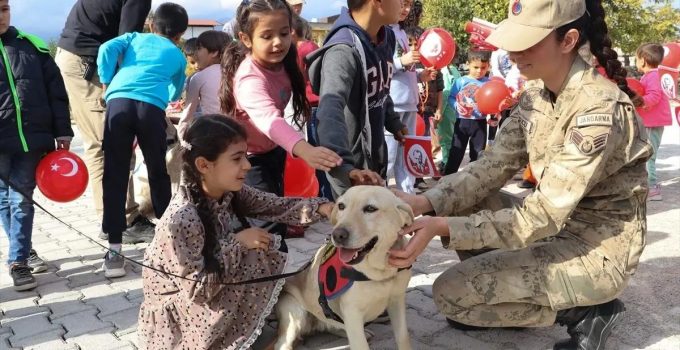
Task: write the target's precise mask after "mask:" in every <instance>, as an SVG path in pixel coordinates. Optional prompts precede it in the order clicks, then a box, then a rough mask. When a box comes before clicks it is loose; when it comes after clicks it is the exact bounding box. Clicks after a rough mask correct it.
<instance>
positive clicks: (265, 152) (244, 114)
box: [220, 0, 342, 251]
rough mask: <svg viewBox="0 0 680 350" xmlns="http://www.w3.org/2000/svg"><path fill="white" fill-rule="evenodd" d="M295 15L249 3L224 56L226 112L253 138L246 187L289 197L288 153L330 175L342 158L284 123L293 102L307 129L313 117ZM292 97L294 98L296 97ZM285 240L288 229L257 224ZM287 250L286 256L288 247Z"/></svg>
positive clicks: (281, 4) (282, 7)
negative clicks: (295, 38) (301, 66)
mask: <svg viewBox="0 0 680 350" xmlns="http://www.w3.org/2000/svg"><path fill="white" fill-rule="evenodd" d="M292 18H293V17H292V11H291V9H290V7H289V6H288V4H286V2H285V1H280V0H251V1H247V2H246V1H244V2H242V3H241V5H239V7H238V9H237V10H236V33H238V34H237V35H238V39H239V41H238V42H232V43H230V44H229V46H228V47H227V48H226V50H225V54H224V55H223V57H222V89H221V93H220V100H221V105H222V111H223V112H225V113H226V114H229V115H233V116H234V118H236V119H237V120H238V121H239V122H240V123H241V125H243V126H244V127H245V129H246V132H247V133H248V160H249V161H250V163H251V164H252V169H251V170H250V171H249V172H248V175H247V177H246V184H248V185H249V186H252V187H254V188H257V189H259V190H262V191H266V192H271V193H275V194H277V195H283V171H284V166H285V160H286V153H290V154H292V155H294V156H297V157H300V158H302V159H303V160H305V162H307V164H309V165H310V166H311V167H313V168H315V169H318V170H323V171H329V170H330V169H331V168H333V167H335V166H338V165H340V163H341V162H342V158H340V156H338V155H337V154H336V153H335V152H333V151H331V150H329V149H327V148H325V147H314V146H312V145H310V144H309V143H307V141H305V140H304V138H303V136H302V134H300V133H299V132H297V131H296V130H295V129H294V128H293V127H292V126H290V125H289V124H288V123H286V121H285V120H284V118H283V116H284V114H283V111H284V109H285V107H286V104H287V103H288V101H289V100H291V98H292V102H293V109H294V111H295V113H294V116H293V120H294V122H295V123H296V124H297V125H298V126H300V127H301V126H302V125H304V124H305V123H306V122H307V120H308V118H309V114H310V108H309V103H308V102H307V99H306V98H305V81H304V78H303V76H302V73H301V72H300V69H299V68H298V65H297V51H296V48H295V45H294V44H293V42H292V38H291V26H292ZM291 93H292V97H291ZM253 224H256V225H258V226H261V227H270V230H272V231H273V232H276V233H278V234H281V235H282V236H285V232H286V230H287V228H286V227H285V225H278V226H273V227H272V226H271V225H270V224H269V223H259V222H253ZM282 250H283V251H286V247H285V244H284V245H282Z"/></svg>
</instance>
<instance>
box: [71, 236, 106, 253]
mask: <svg viewBox="0 0 680 350" xmlns="http://www.w3.org/2000/svg"><path fill="white" fill-rule="evenodd" d="M61 244H62V245H64V246H66V247H68V249H70V250H71V251H72V252H74V253H75V255H82V251H84V250H88V249H93V248H97V249H102V247H100V246H98V245H97V244H95V243H93V242H92V241H90V240H89V239H87V238H83V239H82V240H78V241H72V242H66V243H61Z"/></svg>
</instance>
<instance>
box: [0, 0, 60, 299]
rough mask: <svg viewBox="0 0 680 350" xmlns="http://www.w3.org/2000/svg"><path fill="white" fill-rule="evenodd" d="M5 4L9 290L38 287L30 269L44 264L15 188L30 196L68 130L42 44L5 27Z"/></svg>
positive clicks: (3, 6)
mask: <svg viewBox="0 0 680 350" xmlns="http://www.w3.org/2000/svg"><path fill="white" fill-rule="evenodd" d="M8 2H9V1H8V0H0V55H1V56H2V60H0V69H1V70H2V72H1V73H0V221H2V227H3V229H4V230H5V233H6V234H7V236H8V238H9V254H8V256H9V259H8V260H7V263H8V265H9V267H10V275H11V276H12V280H13V281H14V289H16V290H28V289H32V288H35V286H36V285H37V282H36V280H35V277H33V274H32V273H31V270H33V272H41V271H45V270H46V269H47V267H46V265H45V262H44V261H42V260H41V259H40V258H39V257H38V256H37V255H36V253H35V251H34V250H32V249H31V234H32V233H33V215H34V213H35V211H34V208H33V204H32V203H31V202H30V201H29V200H28V199H27V198H24V196H23V195H21V193H20V192H23V193H26V194H27V195H31V196H32V195H33V190H34V189H35V185H36V184H35V169H36V167H37V166H38V162H39V161H40V158H41V157H42V155H43V154H44V153H45V152H49V151H52V150H54V148H55V141H56V146H57V148H59V149H67V150H68V149H69V146H70V143H71V138H72V137H73V130H71V121H70V118H69V109H68V98H67V97H66V90H65V88H64V81H63V80H62V78H61V75H60V73H59V69H58V68H57V65H56V64H55V63H54V60H53V59H52V57H51V56H50V54H49V50H48V48H47V45H46V44H45V42H43V41H42V40H40V39H38V38H37V37H35V36H33V35H29V34H26V33H23V32H21V31H19V30H17V29H16V28H14V27H12V26H10V25H9V22H10V8H9V3H8ZM7 180H9V181H7ZM9 183H11V184H12V186H16V188H15V187H10V185H9Z"/></svg>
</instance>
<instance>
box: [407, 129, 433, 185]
mask: <svg viewBox="0 0 680 350" xmlns="http://www.w3.org/2000/svg"><path fill="white" fill-rule="evenodd" d="M404 138H405V141H404V163H406V170H408V172H409V173H411V175H413V176H415V177H434V176H439V172H438V171H437V167H435V166H434V158H433V157H432V142H431V138H430V137H429V136H405V137H404Z"/></svg>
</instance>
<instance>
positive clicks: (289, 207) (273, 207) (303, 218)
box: [238, 186, 328, 225]
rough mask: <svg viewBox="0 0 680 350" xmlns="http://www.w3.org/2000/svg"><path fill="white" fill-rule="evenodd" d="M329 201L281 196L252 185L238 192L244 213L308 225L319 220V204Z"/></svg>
mask: <svg viewBox="0 0 680 350" xmlns="http://www.w3.org/2000/svg"><path fill="white" fill-rule="evenodd" d="M326 202H328V200H327V199H325V198H293V197H279V196H277V195H275V194H272V193H268V192H263V191H260V190H257V189H254V188H252V187H250V186H243V188H242V189H241V191H240V192H239V194H238V203H239V205H241V207H242V208H243V210H244V214H246V216H248V217H253V218H256V219H260V220H266V221H271V222H278V223H284V224H288V225H308V224H311V223H314V222H316V221H319V220H320V219H321V215H320V214H319V213H318V212H317V210H318V209H319V205H320V204H323V203H326Z"/></svg>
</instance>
